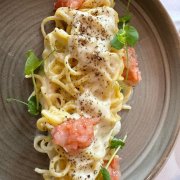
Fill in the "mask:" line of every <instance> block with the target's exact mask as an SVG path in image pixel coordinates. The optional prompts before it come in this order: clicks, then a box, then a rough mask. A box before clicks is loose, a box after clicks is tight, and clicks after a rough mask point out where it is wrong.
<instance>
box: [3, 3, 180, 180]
mask: <svg viewBox="0 0 180 180" xmlns="http://www.w3.org/2000/svg"><path fill="white" fill-rule="evenodd" d="M124 7H125V6H124V5H123V3H120V1H117V3H116V10H117V11H118V12H119V14H120V15H122V14H123V9H124ZM52 9H53V2H52V1H51V0H38V1H37V0H28V1H27V0H14V1H11V0H6V1H5V0H0V14H1V16H0V22H1V23H0V57H1V59H0V87H1V89H0V91H1V96H0V104H1V106H0V113H1V116H0V127H1V131H0V141H1V143H0V159H1V161H0V179H1V180H10V179H13V180H27V179H33V180H38V179H41V177H40V176H39V175H37V174H36V173H35V172H34V171H33V170H34V168H35V167H37V166H38V167H41V168H43V167H44V168H45V167H48V160H47V158H46V156H45V155H42V154H39V153H38V152H36V151H35V150H34V148H33V138H34V136H35V135H36V133H37V131H36V127H35V124H36V119H37V118H36V117H31V116H30V115H29V114H28V113H27V110H26V107H25V106H22V105H21V104H16V103H12V104H7V103H6V98H7V97H14V98H18V99H22V100H26V99H27V97H28V96H29V94H30V92H31V91H32V84H31V81H27V80H25V79H24V73H23V71H24V64H25V52H26V51H27V50H29V49H33V50H35V51H36V52H37V53H38V55H39V56H40V55H41V53H42V50H43V38H42V35H41V33H40V23H41V21H42V19H43V18H45V17H46V16H48V15H52V14H53V10H52ZM130 9H131V12H132V14H133V20H132V24H133V25H134V26H135V27H136V28H137V29H138V31H139V33H140V41H139V43H138V45H137V47H136V49H137V54H138V59H139V64H140V69H141V72H142V78H143V80H142V82H141V83H140V85H139V86H137V87H136V88H135V89H134V93H133V96H132V98H131V100H130V101H129V104H130V105H131V106H132V110H131V111H129V112H127V111H124V112H121V113H120V114H121V116H122V130H121V133H120V136H123V135H124V134H125V133H127V134H128V140H127V145H126V147H125V148H124V150H122V151H121V152H120V156H121V157H122V161H121V170H122V173H123V179H125V180H143V179H153V178H154V177H155V175H156V174H157V172H158V171H159V170H160V169H161V167H162V165H163V164H164V162H165V161H166V159H167V157H168V155H169V153H170V150H171V149H172V147H173V145H174V142H175V139H176V136H177V134H178V130H179V127H180V119H179V117H180V116H179V115H180V111H179V107H180V93H179V92H180V71H179V70H180V50H179V49H180V43H179V40H178V35H177V33H176V31H175V28H174V26H173V23H172V22H171V20H170V18H169V16H168V15H167V13H166V11H165V10H164V8H163V7H162V5H161V4H160V2H159V1H157V0H152V1H143V0H136V1H133V3H132V4H131V7H130Z"/></svg>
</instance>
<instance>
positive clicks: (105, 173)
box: [101, 167, 111, 180]
mask: <svg viewBox="0 0 180 180" xmlns="http://www.w3.org/2000/svg"><path fill="white" fill-rule="evenodd" d="M101 174H102V176H103V180H111V177H110V174H109V171H108V170H107V169H106V168H104V167H101Z"/></svg>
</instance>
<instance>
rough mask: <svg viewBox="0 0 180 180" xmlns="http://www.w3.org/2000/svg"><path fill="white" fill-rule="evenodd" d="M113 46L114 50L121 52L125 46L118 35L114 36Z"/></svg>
mask: <svg viewBox="0 0 180 180" xmlns="http://www.w3.org/2000/svg"><path fill="white" fill-rule="evenodd" d="M111 46H112V47H113V48H115V49H118V50H119V49H122V48H123V46H124V44H123V43H121V42H120V41H119V39H118V36H117V35H116V36H114V38H113V40H112V41H111Z"/></svg>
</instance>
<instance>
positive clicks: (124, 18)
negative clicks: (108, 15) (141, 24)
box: [119, 14, 132, 24]
mask: <svg viewBox="0 0 180 180" xmlns="http://www.w3.org/2000/svg"><path fill="white" fill-rule="evenodd" d="M131 19H132V15H131V14H127V15H124V16H121V17H120V18H119V22H122V23H126V24H127V23H129V22H130V21H131Z"/></svg>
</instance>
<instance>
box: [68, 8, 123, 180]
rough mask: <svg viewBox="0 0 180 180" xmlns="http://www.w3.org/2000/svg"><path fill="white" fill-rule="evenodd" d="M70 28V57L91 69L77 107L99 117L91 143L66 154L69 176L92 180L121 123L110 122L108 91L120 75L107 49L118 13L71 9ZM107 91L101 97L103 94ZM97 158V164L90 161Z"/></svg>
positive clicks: (82, 68)
mask: <svg viewBox="0 0 180 180" xmlns="http://www.w3.org/2000/svg"><path fill="white" fill-rule="evenodd" d="M73 12H74V14H73V17H74V20H73V21H72V31H71V36H70V38H69V51H70V54H71V57H73V58H76V59H78V61H79V64H78V66H79V69H81V70H82V71H84V72H86V71H87V72H92V75H91V77H90V78H89V81H88V83H87V84H88V85H86V87H85V89H86V90H85V92H84V93H83V94H81V95H80V96H79V97H78V99H77V108H78V110H79V111H80V113H83V114H84V115H85V116H88V115H90V116H99V117H100V118H101V121H100V122H99V123H98V124H97V125H96V126H95V127H94V136H95V139H94V141H93V142H92V144H91V145H90V146H89V147H88V148H86V149H85V150H83V151H82V152H81V153H80V154H78V155H76V156H69V155H68V159H69V160H71V161H72V162H73V163H72V166H71V171H70V173H69V174H70V176H71V177H72V179H75V180H76V179H86V178H87V175H88V177H89V178H87V179H91V180H94V179H95V178H96V176H97V174H98V172H99V170H100V167H101V166H102V164H103V158H104V157H105V155H106V149H107V148H108V145H109V140H110V138H111V135H112V134H117V133H118V132H119V128H120V123H117V124H116V122H112V121H111V110H110V100H109V97H110V96H111V94H112V92H111V91H108V88H109V87H110V86H111V84H109V82H110V81H112V80H114V79H117V76H119V74H120V69H121V68H120V66H121V63H120V62H119V59H120V58H119V55H118V54H117V53H112V52H110V41H111V40H112V38H113V37H114V34H115V33H116V32H117V19H118V15H117V13H116V12H115V10H114V9H112V8H109V7H103V8H96V9H93V10H91V13H88V12H81V11H73ZM105 91H106V94H109V96H107V98H106V99H105V100H104V99H103V93H104V92H105ZM94 161H96V162H97V163H96V167H93V164H94V163H93V162H94Z"/></svg>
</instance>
